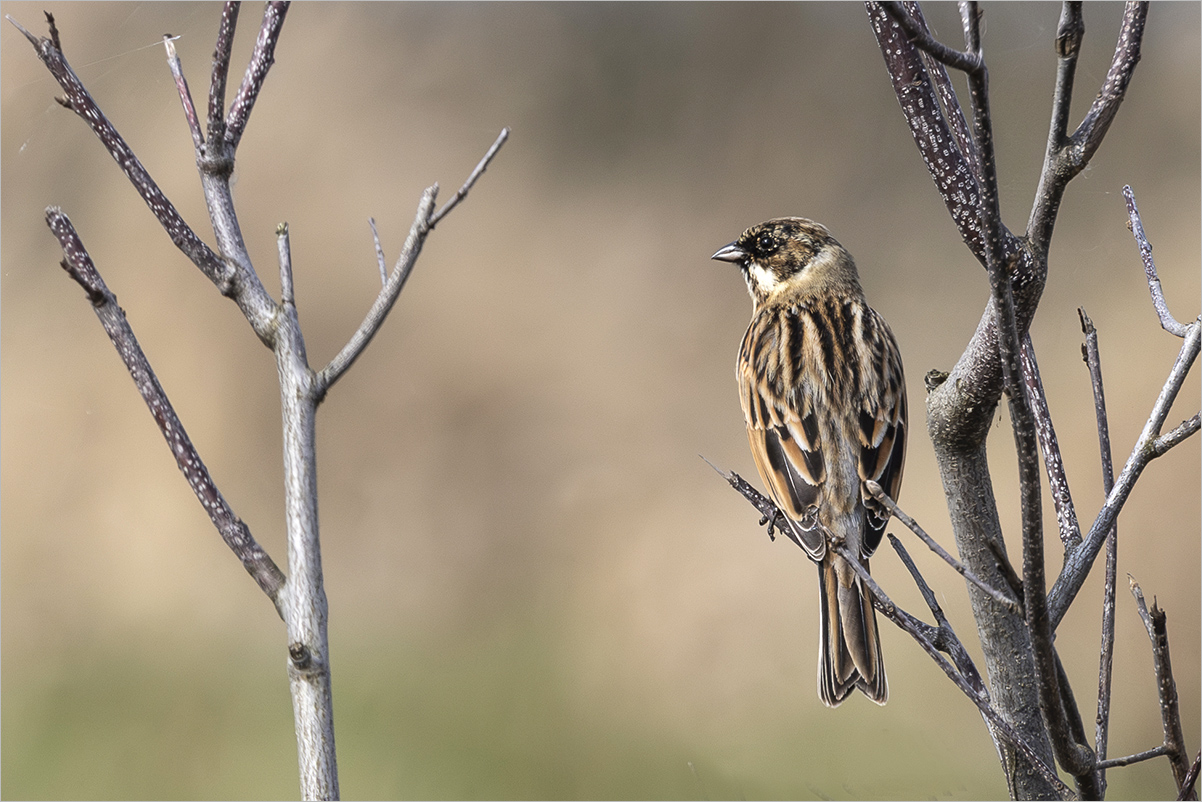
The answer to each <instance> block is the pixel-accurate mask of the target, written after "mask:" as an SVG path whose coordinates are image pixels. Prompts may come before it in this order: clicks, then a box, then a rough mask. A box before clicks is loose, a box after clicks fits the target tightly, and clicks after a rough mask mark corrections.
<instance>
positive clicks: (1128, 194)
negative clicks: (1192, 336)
mask: <svg viewBox="0 0 1202 802" xmlns="http://www.w3.org/2000/svg"><path fill="white" fill-rule="evenodd" d="M1123 198H1124V199H1125V200H1126V201H1127V216H1128V222H1127V228H1128V229H1129V230H1130V231H1131V233H1132V234H1133V235H1134V236H1135V242H1136V244H1137V245H1139V257H1140V259H1141V260H1143V263H1144V273H1145V274H1146V275H1147V277H1148V290H1149V291H1151V293H1152V306H1153V307H1155V308H1156V315H1157V317H1159V318H1160V327H1161V328H1162V329H1164V330H1165V331H1167V332H1168V333H1169V334H1173V335H1176V336H1177V337H1184V336H1185V335H1186V334H1187V333H1189V326H1186V325H1185V324H1184V323H1181V322H1179V321H1178V320H1177V318H1175V317H1173V314H1172V313H1171V312H1170V311H1169V305H1168V304H1167V303H1166V302H1165V300H1164V290H1162V289H1161V288H1160V276H1158V275H1157V274H1156V262H1155V261H1154V260H1153V259H1152V243H1150V242H1148V236H1147V234H1145V233H1144V223H1143V220H1142V219H1140V216H1139V207H1138V206H1136V205H1135V193H1134V192H1132V191H1131V187H1130V186H1125V187H1123Z"/></svg>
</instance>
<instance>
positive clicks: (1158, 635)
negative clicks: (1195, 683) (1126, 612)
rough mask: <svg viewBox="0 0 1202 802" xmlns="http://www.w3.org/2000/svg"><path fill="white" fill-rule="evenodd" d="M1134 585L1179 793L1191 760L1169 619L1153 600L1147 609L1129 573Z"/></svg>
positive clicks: (1169, 756)
mask: <svg viewBox="0 0 1202 802" xmlns="http://www.w3.org/2000/svg"><path fill="white" fill-rule="evenodd" d="M1127 580H1128V582H1129V583H1130V586H1131V595H1132V596H1134V597H1135V604H1136V608H1137V609H1138V610H1139V617H1140V618H1141V619H1142V620H1143V622H1144V628H1145V629H1147V630H1148V638H1149V639H1150V640H1151V641H1152V666H1153V669H1154V670H1155V672H1156V691H1157V696H1158V697H1159V699H1160V720H1161V726H1162V727H1163V729H1164V748H1165V755H1166V756H1167V757H1168V759H1169V765H1170V766H1171V767H1172V769H1173V779H1174V780H1176V782H1177V790H1178V791H1179V792H1180V791H1182V790H1183V789H1184V788H1185V778H1186V776H1187V775H1188V774H1189V769H1190V766H1189V762H1188V761H1189V757H1188V756H1187V754H1186V751H1185V736H1184V734H1183V733H1182V731H1181V708H1180V706H1179V704H1178V699H1177V682H1176V681H1175V680H1174V679H1173V663H1172V660H1171V659H1170V657H1169V631H1168V622H1167V616H1166V615H1165V612H1164V610H1161V609H1160V608H1159V607H1158V606H1157V605H1156V600H1155V599H1153V600H1152V609H1151V610H1149V609H1148V605H1147V602H1145V601H1144V592H1143V589H1141V588H1140V586H1139V583H1138V582H1136V581H1135V577H1133V576H1131V574H1127Z"/></svg>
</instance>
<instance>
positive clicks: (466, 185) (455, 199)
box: [428, 128, 509, 229]
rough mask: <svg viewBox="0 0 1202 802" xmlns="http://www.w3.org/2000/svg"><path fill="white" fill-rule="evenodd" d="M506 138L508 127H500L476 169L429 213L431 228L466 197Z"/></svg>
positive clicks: (507, 137)
mask: <svg viewBox="0 0 1202 802" xmlns="http://www.w3.org/2000/svg"><path fill="white" fill-rule="evenodd" d="M507 139H509V128H502V129H501V133H500V134H499V135H498V136H497V139H496V141H495V142H493V143H492V147H490V148H489V149H488V152H487V153H485V154H484V158H482V159H481V160H480V163H479V164H477V165H476V169H475V170H472V173H471V175H469V176H468V177H467V180H466V181H464V182H463V186H461V187H460V188H459V191H458V192H456V193H455V194H454V195H453V196H452V197H451V199H450V200H449V201H447V202H446V203H445V204H443V207H442V208H441V209H439V210H438V212H437V214H434V215H431V217H430V222H429V224H428V225H429V227H430V228H431V229H433V228H434V226H436V225H438V221H440V220H442V218H444V217H446V216H447V215H448V214H450V212H451V210H452V209H454V208H455V207H456V206H458V205H459V202H460V201H462V200H463V199H464V198H466V197H467V193H468V192H469V191H471V188H472V186H473V185H474V184H475V183H476V182H477V181H478V180H480V176H482V175H484V171H485V170H487V169H488V165H489V164H491V163H492V160H493V158H494V157H495V156H496V155H497V152H498V151H499V150H500V149H501V146H502V145H504V144H505V141H506V140H507Z"/></svg>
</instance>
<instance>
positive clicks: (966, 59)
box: [881, 3, 985, 73]
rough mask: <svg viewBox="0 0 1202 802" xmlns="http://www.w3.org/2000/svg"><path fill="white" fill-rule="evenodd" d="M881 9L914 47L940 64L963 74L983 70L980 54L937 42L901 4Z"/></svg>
mask: <svg viewBox="0 0 1202 802" xmlns="http://www.w3.org/2000/svg"><path fill="white" fill-rule="evenodd" d="M881 8H883V9H885V11H886V12H887V13H888V14H889V16H890V17H892V18H893V20H894V21H895V22H897V24H898V25H900V26H902V28H903V29H904V30H905V32H906V33H907V34H909V36H910V41H911V42H912V43H913V44H914V46H915V47H917V48H918V49H919V50H921V51H923V52H924V53H928V54H930V55H931V56H932V57H933V58H935V59H937V60H938V61H939V62H940V63H941V64H946V65H947V66H948V67H951V68H952V69H954V70H960V71H961V72H965V73H975V72H980V71H981V70H983V69H985V61H984V60H983V59H982V58H981V54H980V52H963V51H960V50H956V49H954V48H951V47H948V46H947V45H945V44H943V43H942V42H939V41H937V40H936V39H935V38H934V37H933V36H931V34H930V32H928V31H927V29H926V26H925V25H923V26H921V27H920V26H919V25H918V24H917V23H916V22H915V21H914V19H913V18H912V17H911V16H910V15H909V14H907V13H906V10H905V9H904V8H902V4H901V3H881Z"/></svg>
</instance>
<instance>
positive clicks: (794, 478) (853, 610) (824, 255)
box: [713, 217, 906, 707]
mask: <svg viewBox="0 0 1202 802" xmlns="http://www.w3.org/2000/svg"><path fill="white" fill-rule="evenodd" d="M713 258H714V259H718V260H721V261H724V262H733V263H734V264H737V265H738V266H739V268H740V269H741V270H742V272H743V278H744V279H746V281H747V289H748V290H749V291H750V292H751V298H752V300H753V301H754V304H755V308H754V311H753V314H752V318H751V325H750V326H748V328H747V333H746V334H745V335H743V343H742V345H741V346H739V363H738V366H737V367H736V370H735V372H736V375H737V377H738V380H739V400H740V402H741V403H742V406H743V415H744V417H745V418H746V419H747V437H748V440H750V442H751V454H752V456H753V457H754V458H755V465H756V468H758V469H759V473H760V477H761V478H762V479H763V480H764V484H765V485H767V487H768V491H769V493H770V494H771V496H772V499H773V500H774V501H775V502H776V505H777V506H778V507H779V508H780V510H781V512H783V513H784V514H785V515H786V516H787V517H788V518H789V519H790V520H789V522H788V523H789V525H790V526H792V527H793V531H794V533H795V534H796V535H797V537H798V539H799V541H800V542H801V543H802V547H803V548H804V549H805V551H806V553H807V554H808V555H809V557H810V559H812V560H813V561H814V562H816V563H818V579H819V582H818V588H819V604H820V609H819V617H820V620H821V635H820V640H819V659H818V696H819V697H820V698H821V699H822V701H823V702H824V703H825V704H826V705H828V706H830V707H835V706H837V705H838V704H839V703H840V702H842V701H843V700H844V699H846V698H847V696H848V694H850V693H851V690H852V688H859V689H860V690H861V691H863V692H864V694H865V695H867V696H868V698H869V699H871V700H872V701H874V702H876V703H877V704H881V705H883V704H885V701H886V700H887V699H888V697H889V685H888V683H887V682H886V680H885V663H884V661H883V659H882V657H881V641H880V635H879V634H878V632H877V624H876V612H875V611H874V610H873V608H872V601H871V598H870V596H869V594H868V592H867V590H865V589H864V588H863V586H862V583H861V580H860V578H859V576H857V575H856V573H855V572H854V571H853V570H852V568H851V566H850V565H849V564H848V563H847V561H846V560H845V559H844V558H843V557H841V556H839V555H838V554H836V553H835V551H834V549H832V548H831V544H830V543H829V542H828V537H829V538H830V539H833V540H836V541H838V540H841V541H842V542H843V543H844V544H846V546H847V548H848V550H849V552H850V553H851V554H853V555H856V556H857V557H858V559H859V561H860V563H861V564H862V565H863V566H864V567H865V568H867V567H868V558H869V557H870V556H871V555H872V553H873V551H875V550H876V547H877V546H878V545H879V544H880V542H881V536H882V535H883V534H884V531H885V524H886V522H888V520H889V511H888V510H887V509H884V508H883V507H881V506H880V505H879V504H878V503H877V502H876V501H875V499H873V498H872V497H871V496H870V495H869V494H868V491H867V490H866V489H865V488H864V486H863V484H864V481H865V480H866V479H874V480H876V481H877V482H879V483H880V484H881V487H883V488H884V490H885V492H886V493H888V494H889V496H891V497H892V498H894V499H896V498H897V493H898V488H899V486H900V485H901V478H902V464H903V462H904V461H905V457H906V384H905V379H904V377H903V375H902V362H901V355H900V354H899V353H898V348H897V341H896V340H894V338H893V333H892V332H891V331H890V330H889V326H888V325H886V323H885V320H884V319H883V318H882V317H881V316H880V315H878V314H877V313H876V312H875V311H874V310H873V309H872V308H871V307H869V306H868V303H867V302H866V301H865V300H864V291H863V290H862V289H861V288H860V280H859V276H858V274H857V273H856V265H855V262H854V261H852V258H851V254H849V253H848V252H847V251H846V250H845V249H844V248H843V246H842V245H840V244H839V243H838V242H836V241H835V238H834V237H832V236H831V234H830V232H829V231H827V230H826V228H824V227H823V226H821V225H819V224H818V223H815V222H813V221H812V220H806V219H804V218H801V217H782V218H778V219H776V220H769V221H768V222H766V223H761V224H759V225H757V226H752V227H751V228H749V229H747V230H746V231H744V232H743V235H742V236H741V237H739V238H738V239H737V240H735V241H734V242H732V243H730V244H729V245H727V246H726V247H724V248H722V249H721V250H719V251H718V252H717V253H715V254H714V255H713ZM815 520H817V522H818V523H820V524H822V525H823V526H816V525H815V524H814V521H815ZM823 527H825V529H826V530H827V531H826V533H825V534H824V532H823Z"/></svg>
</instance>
